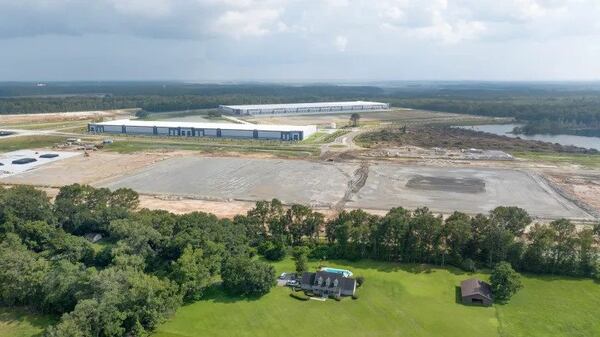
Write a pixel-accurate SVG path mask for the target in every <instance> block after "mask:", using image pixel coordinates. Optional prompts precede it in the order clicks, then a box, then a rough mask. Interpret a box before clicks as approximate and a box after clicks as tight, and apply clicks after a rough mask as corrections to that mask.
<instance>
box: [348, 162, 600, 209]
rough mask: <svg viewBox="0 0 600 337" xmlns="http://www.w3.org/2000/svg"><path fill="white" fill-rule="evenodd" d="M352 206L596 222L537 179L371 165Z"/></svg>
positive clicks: (509, 174) (522, 174) (500, 173)
mask: <svg viewBox="0 0 600 337" xmlns="http://www.w3.org/2000/svg"><path fill="white" fill-rule="evenodd" d="M347 206H348V207H353V208H367V209H389V208H391V207H396V206H403V207H407V208H415V207H421V206H427V207H429V208H431V209H433V210H436V211H440V212H446V213H447V212H452V211H453V210H461V211H465V212H469V213H486V212H488V211H489V210H490V209H493V208H495V207H496V206H519V207H522V208H525V209H526V210H527V211H529V213H530V214H532V215H534V216H537V217H541V218H560V217H567V218H580V219H590V218H591V216H590V215H589V214H587V212H585V211H583V210H582V209H580V208H579V207H578V206H576V205H575V204H573V203H572V202H570V201H568V200H566V199H565V198H563V197H561V196H560V195H559V194H557V193H556V192H555V191H554V190H552V188H551V187H550V186H548V185H546V184H545V183H544V182H543V181H542V179H540V178H539V177H537V176H536V175H534V174H531V173H528V172H522V171H517V170H502V169H482V168H477V169H469V168H434V167H419V166H399V165H394V164H378V165H371V166H370V169H369V179H368V180H367V183H366V184H365V186H364V187H363V188H362V189H361V190H360V191H359V192H358V193H357V194H356V195H355V196H354V198H353V199H352V201H351V202H349V203H347Z"/></svg>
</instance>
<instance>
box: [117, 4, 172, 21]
mask: <svg viewBox="0 0 600 337" xmlns="http://www.w3.org/2000/svg"><path fill="white" fill-rule="evenodd" d="M108 2H109V4H110V5H112V6H113V7H114V9H115V10H116V12H117V13H121V14H125V15H132V16H138V15H141V16H143V17H148V18H158V17H163V16H166V15H169V14H170V13H171V9H172V3H171V1H169V0H109V1H108Z"/></svg>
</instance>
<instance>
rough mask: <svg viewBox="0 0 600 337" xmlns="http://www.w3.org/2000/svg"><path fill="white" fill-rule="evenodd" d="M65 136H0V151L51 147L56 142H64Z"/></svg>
mask: <svg viewBox="0 0 600 337" xmlns="http://www.w3.org/2000/svg"><path fill="white" fill-rule="evenodd" d="M65 139H67V137H61V136H22V137H8V138H5V139H2V138H0V153H2V152H10V151H16V150H23V149H35V148H42V147H52V145H54V144H56V143H61V142H64V141H65Z"/></svg>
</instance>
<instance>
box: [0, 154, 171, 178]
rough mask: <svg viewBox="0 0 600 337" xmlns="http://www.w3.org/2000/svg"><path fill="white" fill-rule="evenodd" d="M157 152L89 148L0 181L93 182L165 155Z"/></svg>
mask: <svg viewBox="0 0 600 337" xmlns="http://www.w3.org/2000/svg"><path fill="white" fill-rule="evenodd" d="M165 158H166V156H164V155H161V154H132V155H122V154H118V153H107V152H93V153H92V154H90V156H89V157H84V156H83V155H80V156H77V157H72V158H68V159H65V160H61V161H56V162H53V163H50V164H47V165H44V166H42V167H39V168H36V169H34V170H31V171H28V172H24V173H21V174H18V175H13V176H10V177H7V178H3V179H0V184H26V185H36V186H47V187H60V186H63V185H69V184H74V183H80V184H94V183H98V182H101V181H103V180H104V179H110V178H115V177H119V176H122V175H125V174H129V173H132V172H134V171H136V170H138V169H141V168H143V167H146V166H148V165H150V164H153V163H155V162H157V161H161V160H163V159H165Z"/></svg>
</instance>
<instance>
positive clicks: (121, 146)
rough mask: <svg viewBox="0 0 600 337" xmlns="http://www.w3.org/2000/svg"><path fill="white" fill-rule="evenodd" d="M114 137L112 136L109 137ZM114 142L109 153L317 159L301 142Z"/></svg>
mask: <svg viewBox="0 0 600 337" xmlns="http://www.w3.org/2000/svg"><path fill="white" fill-rule="evenodd" d="M111 136H113V135H111ZM111 138H113V139H115V142H114V143H113V144H111V145H109V146H107V147H106V150H108V151H115V152H119V153H134V152H144V151H161V152H164V151H179V150H188V151H197V152H203V153H208V154H212V153H221V154H223V153H227V152H229V153H236V152H237V153H263V154H266V155H272V156H274V157H275V156H279V157H291V158H307V157H316V156H318V155H319V153H320V150H319V147H318V146H315V145H311V144H303V143H291V142H280V141H265V140H253V139H217V138H195V139H186V138H166V137H161V138H157V137H152V136H148V137H143V136H141V137H140V136H127V137H123V136H113V137H111Z"/></svg>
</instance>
